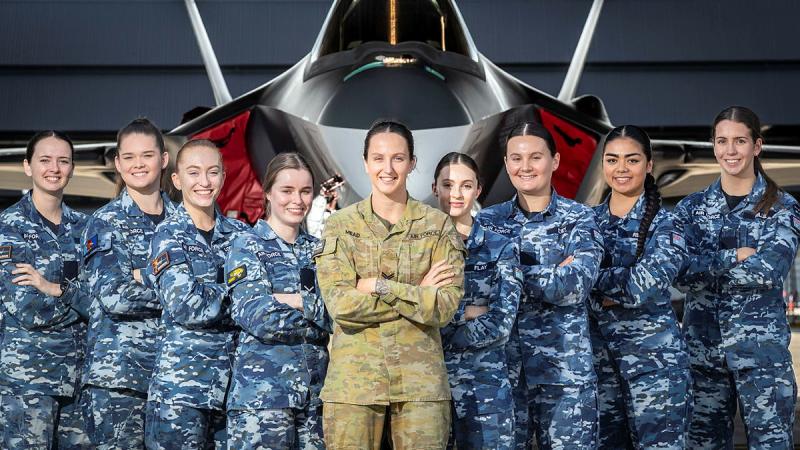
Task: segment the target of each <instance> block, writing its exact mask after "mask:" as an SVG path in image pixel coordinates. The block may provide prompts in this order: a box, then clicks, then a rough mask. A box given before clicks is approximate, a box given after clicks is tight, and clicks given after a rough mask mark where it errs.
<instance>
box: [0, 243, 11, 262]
mask: <svg viewBox="0 0 800 450" xmlns="http://www.w3.org/2000/svg"><path fill="white" fill-rule="evenodd" d="M12 250H13V249H12V247H11V246H10V245H3V246H0V261H5V260H7V259H11V254H12V253H13V251H12Z"/></svg>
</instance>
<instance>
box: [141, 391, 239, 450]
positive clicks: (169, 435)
mask: <svg viewBox="0 0 800 450" xmlns="http://www.w3.org/2000/svg"><path fill="white" fill-rule="evenodd" d="M146 409H147V414H146V419H145V426H144V429H145V436H144V445H145V448H147V450H187V449H191V450H214V449H216V450H222V449H225V448H230V447H228V433H227V428H226V426H225V419H226V418H225V412H224V411H220V410H218V409H204V408H194V407H191V406H185V405H177V404H168V403H162V402H157V401H152V400H151V401H148V402H147V407H146Z"/></svg>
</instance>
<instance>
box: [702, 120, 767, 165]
mask: <svg viewBox="0 0 800 450" xmlns="http://www.w3.org/2000/svg"><path fill="white" fill-rule="evenodd" d="M760 153H761V139H760V138H759V139H756V140H753V137H752V133H751V132H750V129H749V128H747V125H745V124H743V123H740V122H734V121H732V120H723V121H721V122H719V123H718V124H717V125H716V126H715V127H714V156H715V157H716V158H717V162H718V163H719V165H720V167H722V170H723V172H725V173H726V174H728V175H730V176H734V177H750V176H754V174H755V171H754V169H753V160H754V159H755V157H756V156H758V154H760Z"/></svg>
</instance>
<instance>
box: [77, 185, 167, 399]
mask: <svg viewBox="0 0 800 450" xmlns="http://www.w3.org/2000/svg"><path fill="white" fill-rule="evenodd" d="M161 197H162V200H163V202H164V212H165V217H169V215H171V214H172V213H173V212H174V210H175V208H176V205H175V203H173V202H172V201H171V200H170V199H169V197H167V195H166V194H164V193H162V194H161ZM155 228H156V226H155V225H154V224H153V221H152V220H150V218H149V217H147V216H146V215H145V214H144V213H143V212H142V211H141V210H140V209H139V207H138V206H137V205H136V203H135V202H134V201H133V199H132V198H131V196H130V195H129V194H128V191H127V189H123V191H122V192H121V193H120V195H119V196H118V197H117V198H116V199H114V200H112V201H111V202H110V203H108V204H107V205H105V206H103V207H102V208H100V209H98V210H97V211H95V213H94V214H93V215H92V217H91V218H90V219H89V222H88V224H87V226H86V231H85V232H84V242H85V243H86V244H85V247H84V267H83V269H84V272H85V276H86V279H87V281H88V285H89V292H90V294H91V296H92V299H93V302H92V307H91V318H90V320H89V333H88V337H87V345H86V348H87V349H88V351H87V356H86V364H85V366H84V371H83V383H84V384H91V385H95V386H101V387H106V388H116V389H132V390H134V391H137V392H144V393H147V387H148V384H149V383H150V376H151V374H152V372H153V365H154V364H155V357H156V348H157V347H158V335H159V329H160V323H161V304H160V303H159V302H158V298H157V297H156V293H155V291H154V290H153V289H151V288H148V287H146V286H144V285H143V284H141V283H139V282H137V281H135V280H134V279H133V275H132V271H133V270H134V269H142V270H141V272H142V275H143V276H144V275H145V273H146V270H144V269H146V267H147V255H148V252H149V250H150V240H151V239H152V238H153V233H154V232H155Z"/></svg>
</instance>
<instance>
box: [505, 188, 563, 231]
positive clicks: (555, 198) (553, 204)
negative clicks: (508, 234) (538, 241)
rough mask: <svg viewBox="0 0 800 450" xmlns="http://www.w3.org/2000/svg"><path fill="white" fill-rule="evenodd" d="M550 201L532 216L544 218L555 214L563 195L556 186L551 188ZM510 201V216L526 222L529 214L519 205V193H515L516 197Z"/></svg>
mask: <svg viewBox="0 0 800 450" xmlns="http://www.w3.org/2000/svg"><path fill="white" fill-rule="evenodd" d="M550 189H551V191H550V202H549V203H548V204H547V207H546V208H545V209H544V210H542V211H541V212H539V213H534V214H532V215H531V217H534V218H535V217H537V216H540V217H542V218H544V217H547V216H554V215H556V212H557V211H558V205H559V203H560V202H561V196H560V195H558V192H556V189H555V188H550ZM508 203H510V207H511V209H510V211H509V215H508V218H509V219H514V220H516V221H517V222H520V223H524V222H526V221H527V220H528V215H527V213H526V212H525V210H523V209H522V207H521V206H519V194H514V197H513V198H512V199H511V200H510V201H509V202H508Z"/></svg>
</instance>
